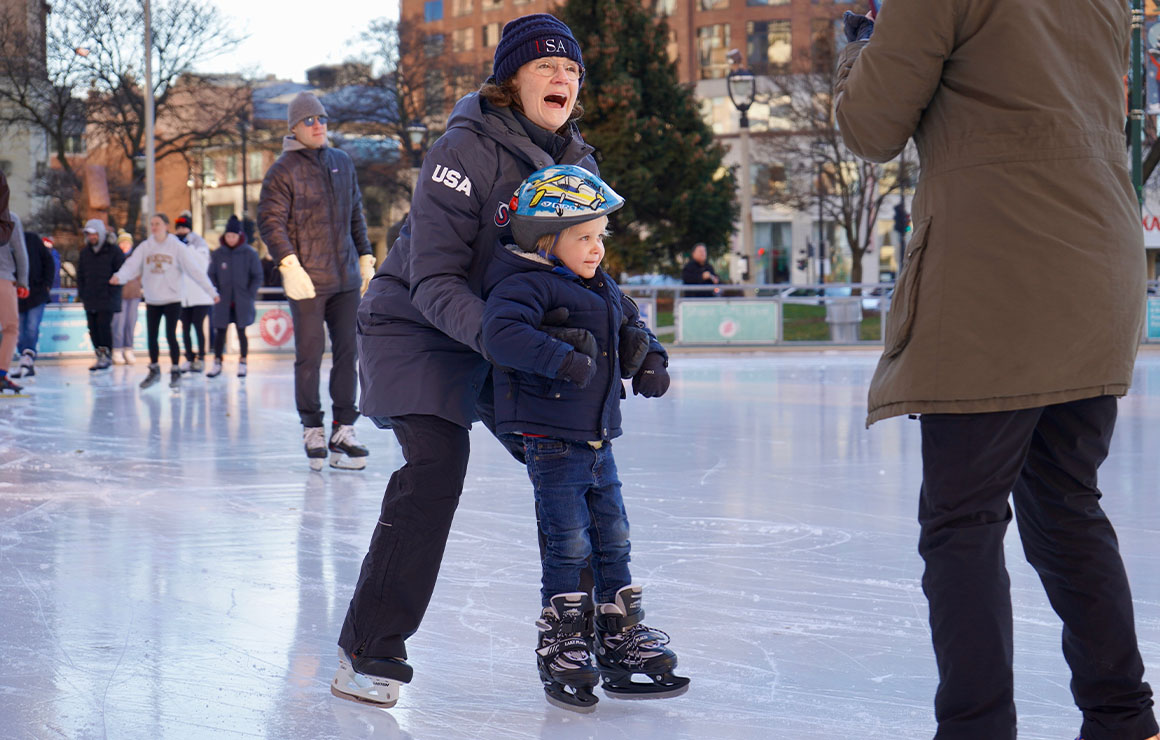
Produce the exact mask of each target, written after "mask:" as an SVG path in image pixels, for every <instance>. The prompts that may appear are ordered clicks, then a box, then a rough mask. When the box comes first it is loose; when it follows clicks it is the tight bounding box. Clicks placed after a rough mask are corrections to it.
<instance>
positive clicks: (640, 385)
mask: <svg viewBox="0 0 1160 740" xmlns="http://www.w3.org/2000/svg"><path fill="white" fill-rule="evenodd" d="M623 205H624V200H623V199H622V198H621V197H620V196H619V195H618V194H617V193H616V192H615V191H614V190H613V189H612V188H610V187H608V185H606V184H605V183H604V182H603V181H601V179H600V178H599V177H597V176H595V175H593V174H591V173H589V172H587V171H585V170H583V169H581V168H579V167H575V166H572V165H556V166H552V167H547V168H545V169H543V170H539V171H538V172H535V173H533V174H532V175H531V176H530V177H528V179H527V180H526V181H525V182H524V184H523V185H522V186H521V187H520V189H519V191H518V192H517V194H516V196H515V197H513V199H512V203H511V211H512V236H513V237H514V241H515V242H516V243H515V244H514V245H510V246H508V247H507V248H506V249H505V250H504V251H503V252H501V253H500V256H497V258H496V261H497V262H506V263H507V265H508V267H509V271H510V272H511V274H510V275H508V276H507V277H505V278H503V279H502V280H500V281H499V282H498V284H497V285H496V286H495V287H494V288H493V289H492V290H491V291H490V293H489V295H488V298H487V307H486V308H485V310H484V313H483V349H484V352H486V353H487V355H488V356H489V357H490V358H491V359H492V362H494V363H495V364H496V365H497V366H498V367H499V368H501V370H497V371H495V375H496V381H495V390H496V396H495V397H496V406H495V424H496V431H497V432H499V433H500V434H512V435H516V436H518V437H519V438H521V439H522V440H523V444H524V449H525V457H526V459H527V466H528V476H529V477H530V478H531V480H532V484H533V486H534V487H535V497H536V505H537V509H538V511H539V526H540V531H541V532H542V533H543V536H544V538H545V540H546V542H547V547H546V550H545V554H544V558H543V562H542V570H543V579H542V588H541V589H540V594H541V607H542V609H543V611H542V613H541V616H540V619H539V621H537V622H536V625H537V627H538V628H539V630H540V637H539V642H538V644H537V649H536V655H537V662H538V665H539V671H540V678H541V681H542V682H543V684H544V691H545V692H546V693H547V696H548V701H550V702H551V703H553V704H556V705H557V706H561V707H563V708H565V709H572V710H576V711H590V710H591V709H592V708H594V706H595V704H596V701H597V700H596V697H595V696H594V695H593V694H592V688H593V687H594V686H595V685H596V683H597V677H598V675H599V676H600V677H602V678H603V682H604V690H605V692H607V693H608V694H609V695H610V696H613V697H621V698H623V697H631V696H635V695H641V694H648V695H651V696H653V697H659V696H675V695H677V694H680V693H684V692H685V691H686V690H687V689H688V685H689V680H688V679H687V678H683V677H679V676H674V675H673V673H672V672H673V669H674V668H676V665H677V658H676V655H674V654H673V652H672V651H671V650H669V649H668V648H667V647H665V644H666V643H667V642H668V636H667V635H665V634H664V633H663V632H660V631H658V630H652V629H649V628H648V627H646V626H644V625H643V624H642V623H641V621H642V619H643V617H644V611H643V610H642V609H641V606H640V604H641V587H640V586H638V585H635V584H633V583H632V578H631V576H630V574H629V568H628V561H629V549H630V548H629V541H628V516H627V515H626V514H625V510H624V501H623V500H622V498H621V493H620V480H619V479H618V478H617V473H616V461H615V460H614V459H613V456H612V440H613V439H614V438H615V437H618V436H620V433H621V429H620V399H621V396H622V395H623V394H624V386H623V384H622V383H621V379H622V378H626V379H627V378H632V382H633V391H634V392H635V393H643V395H645V396H660V395H663V394H664V392H665V391H666V390H667V389H668V373H667V371H666V370H665V366H666V364H667V354H666V353H665V351H664V348H663V347H661V346H660V344H659V343H658V342H657V341H656V338H655V337H653V336H652V334H651V333H650V332H649V331H648V330H647V329H646V328H645V327H644V325H643V324H642V323H641V321H640V315H639V312H638V311H637V309H636V304H635V303H634V302H633V301H632V300H631V299H629V298H627V297H626V296H624V295H623V294H622V293H621V292H620V288H619V287H618V286H617V285H616V283H615V282H614V281H613V280H612V278H611V277H609V276H608V273H606V272H605V271H604V270H602V269H601V268H600V262H601V261H602V260H603V259H604V237H605V235H606V233H607V228H608V214H610V213H613V212H615V211H616V210H618V209H619V208H620V207H621V206H623ZM550 312H556V313H557V315H561V316H566V318H564V319H563V323H564V325H565V326H566V327H567V330H569V331H571V332H572V333H573V334H572V336H571V338H569V340H568V341H563V340H562V339H561V338H559V336H560V334H559V332H558V331H556V330H553V331H551V332H548V331H545V329H544V326H543V325H544V323H545V317H546V316H547V315H548V314H549V313H550ZM553 323H559V322H553ZM589 558H591V563H592V570H593V575H594V576H595V581H596V590H595V597H596V599H595V600H596V604H593V600H592V597H591V596H590V595H589V594H588V593H587V592H586V591H585V590H582V586H581V580H580V573H581V571H582V570H583V568H584V566H585V564H586V563H587V562H588V561H589ZM594 622H595V634H593V623H594ZM593 641H595V645H596V652H597V658H596V662H597V666H593V665H592V657H591V654H590V650H591V648H590V647H589V646H590V645H592V644H593ZM598 669H599V671H598ZM634 674H642V675H644V676H646V677H647V678H648V680H649V682H648V683H638V682H634V681H633V680H632V676H633V675H634Z"/></svg>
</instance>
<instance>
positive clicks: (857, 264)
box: [850, 247, 866, 295]
mask: <svg viewBox="0 0 1160 740" xmlns="http://www.w3.org/2000/svg"><path fill="white" fill-rule="evenodd" d="M865 254H866V250H864V249H858V248H857V247H850V282H851V283H853V284H854V285H855V286H856V285H857V284H858V283H860V282H862V257H863V256H865ZM850 295H862V289H861V288H858V287H855V288H854V289H853V290H851V291H850Z"/></svg>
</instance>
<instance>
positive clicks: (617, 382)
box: [482, 246, 664, 441]
mask: <svg viewBox="0 0 1160 740" xmlns="http://www.w3.org/2000/svg"><path fill="white" fill-rule="evenodd" d="M505 270H506V271H507V272H508V273H510V274H508V275H507V276H506V277H503V278H502V279H499V280H498V281H497V282H496V283H495V286H494V287H493V288H492V289H491V290H490V292H489V293H488V296H487V307H486V308H485V309H484V313H483V334H482V338H483V347H484V351H485V352H486V353H487V356H488V357H490V358H491V361H492V362H493V364H495V365H496V366H498V367H497V369H496V370H494V371H493V372H494V379H495V422H496V432H497V433H498V434H511V433H515V434H521V433H522V434H538V435H544V436H549V437H555V438H558V439H571V440H579V441H597V440H608V439H613V438H614V437H618V436H620V433H621V431H620V399H621V398H623V397H624V386H623V384H622V383H621V379H620V360H619V336H620V325H621V322H622V320H624V319H625V318H627V320H628V321H629V322H630V323H632V324H634V325H636V326H642V327H643V324H641V323H640V315H639V312H638V310H637V307H636V304H635V303H634V302H633V301H632V299H630V298H627V297H625V296H624V295H623V294H622V293H621V292H620V288H619V287H618V286H617V285H616V283H615V282H614V281H613V280H612V278H610V277H608V274H607V273H605V272H604V271H603V270H597V271H596V275H595V277H593V278H592V279H590V280H582V279H581V278H580V277H578V276H577V275H575V274H573V273H572V272H571V271H569V270H567V269H566V268H564V267H554V266H553V265H552V264H550V263H549V262H548V261H547V260H545V259H544V258H542V257H540V256H539V255H535V254H527V253H524V252H520V251H519V250H518V247H515V246H512V247H509V248H503V247H499V248H497V250H496V255H495V257H494V259H493V265H492V270H491V272H492V274H493V275H494V274H496V273H501V272H503V271H505ZM560 307H563V308H566V309H568V320H567V322H566V323H567V326H569V327H575V328H581V329H587V330H588V331H590V332H592V335H593V336H594V337H595V338H596V345H597V348H598V353H597V354H598V356H597V357H596V375H595V376H594V377H593V378H592V382H591V383H589V385H588V386H587V387H586V388H583V389H581V388H579V387H578V386H576V385H575V384H574V383H571V382H569V381H567V380H564V379H563V378H558V377H556V376H557V373H558V372H559V370H560V366H561V365H562V364H563V362H564V358H565V357H566V356H567V355H568V353H569V352H571V351H572V350H573V348H572V346H571V345H570V344H568V343H567V342H562V341H560V340H558V339H555V338H553V337H551V336H549V335H548V334H546V333H544V332H543V331H541V330H540V328H539V327H540V325H541V323H542V322H543V318H544V314H545V313H547V312H548V311H551V310H553V309H556V308H560ZM649 351H650V352H661V353H664V348H663V347H661V345H660V343H658V342H657V341H656V339H655V337H654V338H652V340H651V342H650V347H649Z"/></svg>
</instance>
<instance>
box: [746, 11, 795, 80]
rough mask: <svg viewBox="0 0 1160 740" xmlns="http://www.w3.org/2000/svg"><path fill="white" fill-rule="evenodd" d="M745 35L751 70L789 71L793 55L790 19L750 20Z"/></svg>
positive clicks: (762, 71) (763, 72)
mask: <svg viewBox="0 0 1160 740" xmlns="http://www.w3.org/2000/svg"><path fill="white" fill-rule="evenodd" d="M745 36H746V40H747V43H748V48H749V54H748V56H747V58H748V60H749V69H750V70H752V71H753V72H754V73H756V74H759V75H762V74H783V73H785V72H788V71H789V63H790V60H791V58H792V57H793V41H792V39H791V37H790V28H789V21H749V22H748V23H746V24H745Z"/></svg>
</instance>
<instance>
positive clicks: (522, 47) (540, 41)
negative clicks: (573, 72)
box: [492, 13, 584, 84]
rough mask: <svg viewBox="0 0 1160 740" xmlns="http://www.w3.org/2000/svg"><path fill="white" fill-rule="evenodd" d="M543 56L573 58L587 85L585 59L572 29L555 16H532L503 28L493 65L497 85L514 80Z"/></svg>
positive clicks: (581, 77) (545, 14)
mask: <svg viewBox="0 0 1160 740" xmlns="http://www.w3.org/2000/svg"><path fill="white" fill-rule="evenodd" d="M541 57H565V58H566V59H571V60H572V61H574V62H576V63H577V64H579V65H580V69H581V74H580V82H581V83H583V82H584V73H583V69H584V57H583V56H582V55H581V54H580V44H579V43H577V41H576V37H575V36H573V35H572V29H570V28H568V26H567V24H565V23H564V22H563V21H561V20H560V19H558V18H556V17H555V16H552V15H548V14H547V13H533V14H532V15H525V16H523V17H520V18H516V19H515V20H514V21H509V22H508V23H507V25H505V26H504V27H503V34H501V35H500V39H499V45H498V46H496V47H495V59H494V60H493V63H492V73H493V74H494V75H495V81H496V83H497V84H499V83H503V82H504V81H506V80H509V79H511V78H512V77H513V76H514V75H515V73H516V72H517V71H519V68H520V67H522V66H524V65H525V64H527V63H528V62H530V61H532V60H533V59H539V58H541Z"/></svg>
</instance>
